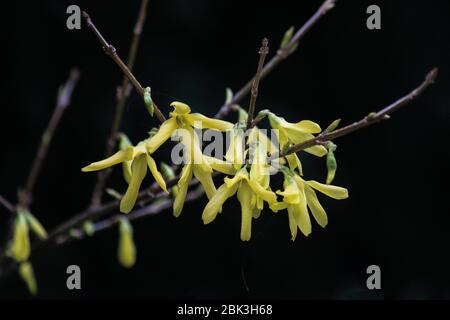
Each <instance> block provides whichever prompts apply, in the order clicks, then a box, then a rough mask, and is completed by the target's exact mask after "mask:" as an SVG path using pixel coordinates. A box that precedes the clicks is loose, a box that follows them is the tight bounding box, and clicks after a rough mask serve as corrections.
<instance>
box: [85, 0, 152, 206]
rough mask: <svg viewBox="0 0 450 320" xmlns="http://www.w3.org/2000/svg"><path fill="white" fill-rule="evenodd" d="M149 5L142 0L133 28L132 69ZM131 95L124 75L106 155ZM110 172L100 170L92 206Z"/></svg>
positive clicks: (114, 140) (129, 54)
mask: <svg viewBox="0 0 450 320" xmlns="http://www.w3.org/2000/svg"><path fill="white" fill-rule="evenodd" d="M147 6H148V0H142V2H141V6H140V8H139V13H138V17H137V20H136V24H135V26H134V29H133V39H132V40H131V45H130V50H129V52H128V61H127V66H128V69H129V70H130V71H132V70H133V67H134V62H135V60H136V54H137V51H138V48H139V42H140V39H141V33H142V28H143V26H144V23H145V18H146V16H147ZM129 96H130V82H129V80H128V77H127V76H126V75H124V76H123V80H122V84H121V86H120V87H118V88H117V103H116V108H115V110H116V112H115V114H114V120H113V124H112V127H111V132H110V134H109V137H108V140H107V142H106V152H105V156H106V157H108V156H110V155H111V154H112V153H113V150H114V146H115V145H116V143H115V142H116V140H117V134H118V132H119V127H120V123H121V120H122V114H123V110H124V108H125V104H126V102H127V100H128V97H129ZM110 173H111V170H105V171H100V172H99V173H98V174H97V181H96V184H95V186H94V191H93V193H92V200H91V206H92V207H96V206H98V205H100V203H101V197H102V194H103V189H104V187H105V183H106V180H107V179H108V176H109V175H110Z"/></svg>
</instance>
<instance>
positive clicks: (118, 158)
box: [81, 147, 133, 172]
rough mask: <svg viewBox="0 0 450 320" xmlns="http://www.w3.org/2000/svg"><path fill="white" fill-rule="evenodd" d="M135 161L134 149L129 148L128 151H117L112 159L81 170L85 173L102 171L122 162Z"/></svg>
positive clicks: (94, 163)
mask: <svg viewBox="0 0 450 320" xmlns="http://www.w3.org/2000/svg"><path fill="white" fill-rule="evenodd" d="M132 159H133V147H129V148H127V149H126V150H120V151H117V152H116V153H115V154H113V155H112V156H111V157H109V158H106V159H104V160H101V161H97V162H93V163H91V164H90V165H88V166H86V167H84V168H82V169H81V171H83V172H90V171H97V170H102V169H105V168H108V167H111V166H113V165H115V164H118V163H120V162H124V161H128V160H132Z"/></svg>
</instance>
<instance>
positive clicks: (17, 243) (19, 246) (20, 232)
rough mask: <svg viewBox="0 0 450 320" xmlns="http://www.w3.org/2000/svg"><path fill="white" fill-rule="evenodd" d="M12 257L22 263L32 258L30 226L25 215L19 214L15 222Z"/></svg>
mask: <svg viewBox="0 0 450 320" xmlns="http://www.w3.org/2000/svg"><path fill="white" fill-rule="evenodd" d="M10 253H11V256H12V258H13V259H14V260H16V261H17V262H22V261H25V260H27V259H28V257H29V256H30V238H29V235H28V224H27V219H26V217H25V214H24V213H23V212H22V211H19V212H17V216H16V219H15V221H14V235H13V239H12V243H11V250H10Z"/></svg>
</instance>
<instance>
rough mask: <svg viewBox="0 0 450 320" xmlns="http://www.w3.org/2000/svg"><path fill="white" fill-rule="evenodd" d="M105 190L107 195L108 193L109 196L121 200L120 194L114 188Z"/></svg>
mask: <svg viewBox="0 0 450 320" xmlns="http://www.w3.org/2000/svg"><path fill="white" fill-rule="evenodd" d="M105 191H106V193H107V194H108V195H110V196H111V197H113V198H114V199H116V200H121V199H122V195H121V194H120V193H119V192H118V191H116V190H114V189H111V188H106V190H105Z"/></svg>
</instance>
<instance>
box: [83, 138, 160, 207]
mask: <svg viewBox="0 0 450 320" xmlns="http://www.w3.org/2000/svg"><path fill="white" fill-rule="evenodd" d="M151 139H153V138H149V139H146V140H144V141H141V142H140V143H138V144H137V145H136V146H135V147H132V146H128V147H126V148H125V149H124V150H119V151H118V152H116V153H115V154H113V155H112V156H110V157H109V158H107V159H104V160H101V161H98V162H94V163H91V164H90V165H88V166H86V167H84V168H82V169H81V170H82V171H83V172H90V171H97V170H102V169H105V168H108V167H111V166H113V165H115V164H118V163H124V162H128V161H130V162H131V172H130V175H131V176H130V177H129V184H128V189H127V191H126V193H125V195H124V196H123V198H122V200H121V201H120V211H121V212H124V213H129V212H130V211H131V210H132V209H133V207H134V204H135V203H136V199H137V196H138V193H139V188H140V186H141V184H142V181H143V180H144V178H145V175H146V174H147V166H148V168H149V169H150V172H151V173H152V175H153V177H154V178H155V180H156V182H157V183H158V185H159V186H160V187H161V189H163V190H164V191H165V192H167V188H166V183H165V181H164V179H163V176H162V175H161V173H160V172H159V171H158V167H157V165H156V162H155V160H154V159H153V158H152V157H151V156H150V153H149V152H148V151H147V148H146V145H147V143H148V140H151Z"/></svg>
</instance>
